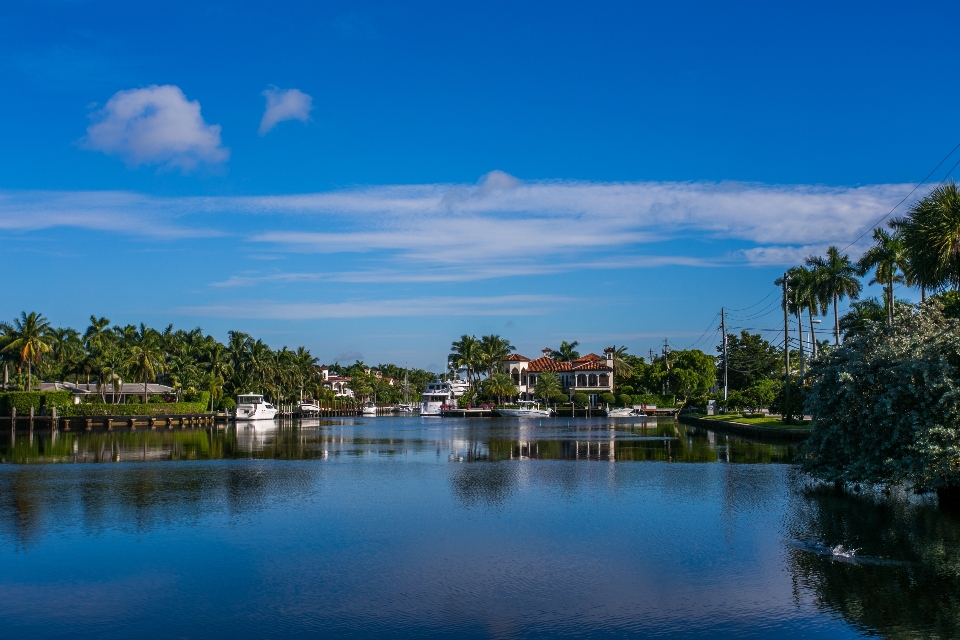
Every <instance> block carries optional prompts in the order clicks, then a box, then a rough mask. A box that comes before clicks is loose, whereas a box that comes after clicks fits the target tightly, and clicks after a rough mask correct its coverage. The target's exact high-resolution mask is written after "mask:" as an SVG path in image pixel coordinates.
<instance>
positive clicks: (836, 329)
mask: <svg viewBox="0 0 960 640" xmlns="http://www.w3.org/2000/svg"><path fill="white" fill-rule="evenodd" d="M837 303H838V300H837V294H833V340H834V342H835V343H836V345H837V346H838V347H839V346H840V311H839V310H838V309H837Z"/></svg>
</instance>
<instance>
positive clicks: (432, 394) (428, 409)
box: [420, 382, 457, 416]
mask: <svg viewBox="0 0 960 640" xmlns="http://www.w3.org/2000/svg"><path fill="white" fill-rule="evenodd" d="M456 406H457V397H456V395H454V392H453V388H452V387H451V386H450V383H449V382H431V383H430V384H428V385H427V388H426V389H424V391H423V396H422V399H421V402H420V415H422V416H439V415H440V412H441V411H443V409H445V408H448V407H456Z"/></svg>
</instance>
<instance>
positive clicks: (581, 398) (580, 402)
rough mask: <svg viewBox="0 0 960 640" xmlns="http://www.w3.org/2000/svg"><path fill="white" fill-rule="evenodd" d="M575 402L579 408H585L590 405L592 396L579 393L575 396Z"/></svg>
mask: <svg viewBox="0 0 960 640" xmlns="http://www.w3.org/2000/svg"><path fill="white" fill-rule="evenodd" d="M573 402H574V404H576V405H577V406H578V407H585V406H587V405H589V404H590V396H588V395H587V394H585V393H580V392H577V393H575V394H573Z"/></svg>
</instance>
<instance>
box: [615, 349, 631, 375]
mask: <svg viewBox="0 0 960 640" xmlns="http://www.w3.org/2000/svg"><path fill="white" fill-rule="evenodd" d="M626 357H627V348H626V347H617V346H616V345H614V346H613V375H614V377H615V378H631V377H633V367H631V366H630V364H629V363H628V362H627V360H626Z"/></svg>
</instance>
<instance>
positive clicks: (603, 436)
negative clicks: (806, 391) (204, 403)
mask: <svg viewBox="0 0 960 640" xmlns="http://www.w3.org/2000/svg"><path fill="white" fill-rule="evenodd" d="M796 453H797V451H796V447H795V446H792V445H771V444H761V443H755V442H750V441H748V440H744V439H743V438H737V437H731V436H726V435H720V434H715V433H714V432H712V431H706V430H703V429H697V428H693V427H688V426H686V425H681V424H678V423H676V422H675V421H672V420H667V421H665V420H660V421H657V420H647V421H633V422H631V421H625V420H617V421H608V420H605V419H600V418H595V419H567V420H563V419H560V420H547V421H543V422H540V423H534V422H530V423H526V422H522V421H517V420H512V421H510V420H483V421H477V420H473V421H471V420H456V419H450V420H446V419H445V420H442V421H438V420H432V421H431V420H423V419H419V418H394V419H367V420H362V419H352V418H347V419H338V420H304V421H298V422H286V423H270V422H267V423H256V424H238V425H236V426H231V427H229V428H226V429H223V428H219V429H218V428H208V429H194V430H191V429H187V430H169V431H168V430H162V429H161V430H157V431H134V432H125V431H117V432H109V433H86V432H80V433H77V432H52V433H51V432H50V431H47V430H37V431H36V432H34V433H30V434H24V433H20V434H17V435H16V436H15V437H13V436H11V438H10V439H9V440H4V441H2V442H0V461H2V462H7V463H32V462H70V463H79V462H148V461H158V460H219V459H244V458H248V459H249V458H256V459H280V460H308V459H315V458H327V457H329V456H340V455H346V456H367V455H376V456H388V457H389V456H398V455H415V456H417V455H425V454H427V455H429V454H435V455H436V456H441V455H443V454H446V455H447V458H448V460H449V461H451V462H478V461H500V460H527V459H537V460H582V461H607V462H612V461H662V462H733V463H768V462H789V461H790V460H792V459H793V458H794V457H795V456H796Z"/></svg>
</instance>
